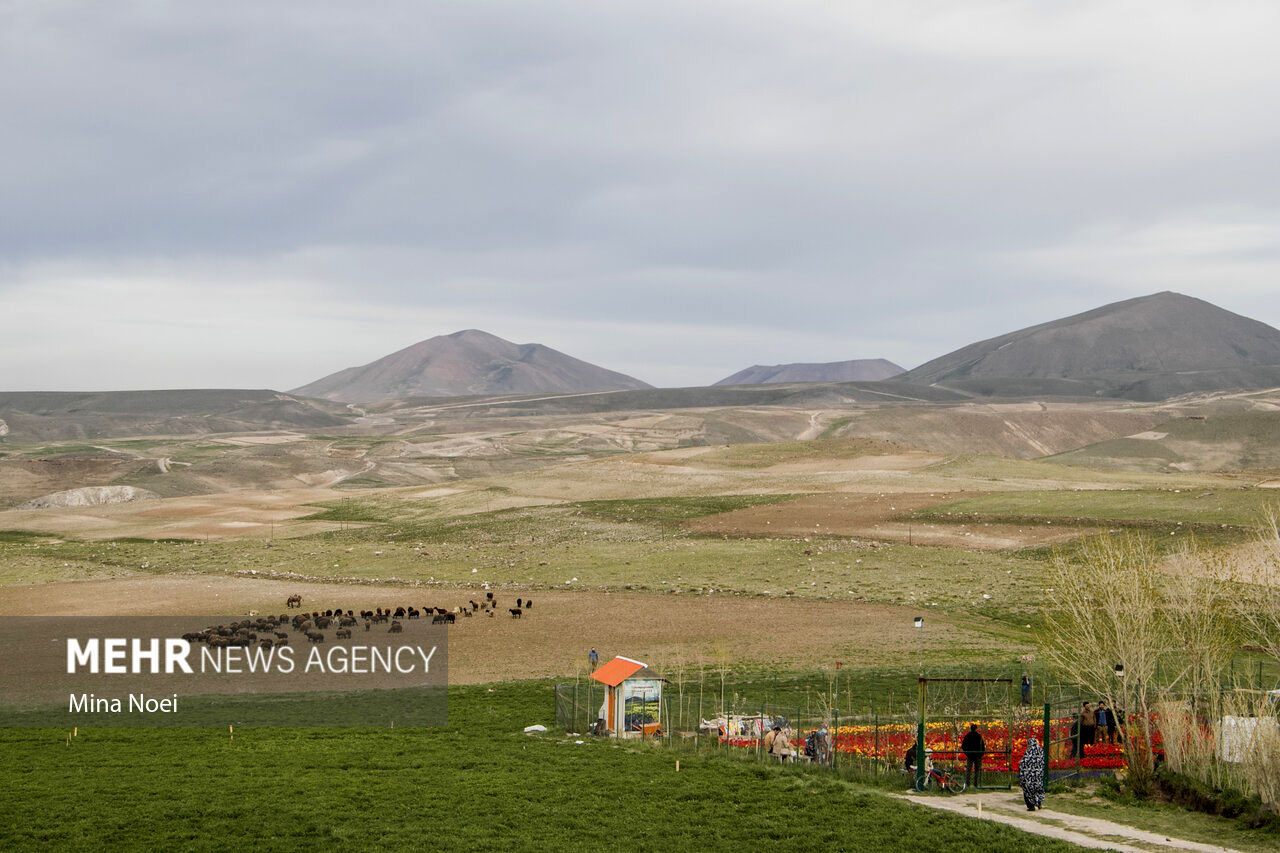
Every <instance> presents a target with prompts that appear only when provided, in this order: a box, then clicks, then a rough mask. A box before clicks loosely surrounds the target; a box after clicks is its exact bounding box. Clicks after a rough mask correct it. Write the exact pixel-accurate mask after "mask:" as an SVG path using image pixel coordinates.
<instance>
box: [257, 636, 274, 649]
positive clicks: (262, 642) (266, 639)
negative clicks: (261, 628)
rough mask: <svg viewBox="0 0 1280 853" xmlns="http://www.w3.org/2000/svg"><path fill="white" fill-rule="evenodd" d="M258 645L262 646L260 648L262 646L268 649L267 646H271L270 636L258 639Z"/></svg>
mask: <svg viewBox="0 0 1280 853" xmlns="http://www.w3.org/2000/svg"><path fill="white" fill-rule="evenodd" d="M258 645H260V646H262V648H264V649H269V648H271V645H272V643H271V638H270V637H263V638H262V639H261V640H259V641H258Z"/></svg>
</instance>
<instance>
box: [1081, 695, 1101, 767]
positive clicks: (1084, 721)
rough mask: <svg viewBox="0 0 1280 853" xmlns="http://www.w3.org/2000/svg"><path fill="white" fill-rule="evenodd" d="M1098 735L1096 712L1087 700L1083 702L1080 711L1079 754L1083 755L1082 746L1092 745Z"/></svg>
mask: <svg viewBox="0 0 1280 853" xmlns="http://www.w3.org/2000/svg"><path fill="white" fill-rule="evenodd" d="M1097 735H1098V712H1097V711H1095V710H1093V705H1091V704H1090V703H1088V702H1085V703H1084V707H1083V708H1082V709H1081V711H1080V754H1081V755H1084V748H1085V747H1086V746H1092V745H1093V741H1094V739H1095V738H1096V737H1097Z"/></svg>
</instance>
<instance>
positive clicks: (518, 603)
mask: <svg viewBox="0 0 1280 853" xmlns="http://www.w3.org/2000/svg"><path fill="white" fill-rule="evenodd" d="M516 607H524V599H523V598H517V599H516Z"/></svg>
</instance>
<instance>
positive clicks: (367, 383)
mask: <svg viewBox="0 0 1280 853" xmlns="http://www.w3.org/2000/svg"><path fill="white" fill-rule="evenodd" d="M648 387H650V386H649V385H647V384H645V383H644V382H641V381H640V380H638V379H635V378H633V377H630V376H626V375H625V374H622V373H616V372H614V371H612V370H606V369H604V368H603V367H597V366H596V365H594V364H591V363H589V362H585V361H582V360H581V359H577V358H574V357H572V356H569V355H565V354H564V353H562V352H558V351H556V350H553V349H551V348H550V347H547V346H543V345H542V344H516V343H512V342H511V341H508V340H505V339H503V338H500V337H498V336H497V335H494V334H490V333H489V332H485V331H483V330H481V329H463V330H461V331H458V332H453V333H452V334H449V335H438V336H436V337H434V338H428V339H426V340H424V341H419V342H418V343H416V344H412V345H411V346H408V347H405V348H404V349H402V350H398V351H397V352H393V353H391V354H390V355H388V356H384V357H383V358H380V359H378V360H377V361H373V362H370V363H369V364H366V365H363V366H361V367H349V368H347V369H346V370H340V371H338V372H337V373H334V374H331V375H329V376H326V377H324V378H323V379H318V380H316V381H315V382H311V383H309V384H307V385H303V386H302V387H300V388H297V389H294V391H293V392H291V393H295V394H301V395H305V396H309V397H320V398H323V399H327V400H339V401H342V402H344V403H369V402H373V401H375V400H384V399H389V398H395V397H455V396H466V395H477V394H485V395H487V394H539V393H544V392H545V393H565V394H573V393H581V392H588V391H612V390H621V389H632V388H648Z"/></svg>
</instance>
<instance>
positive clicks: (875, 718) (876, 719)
mask: <svg viewBox="0 0 1280 853" xmlns="http://www.w3.org/2000/svg"><path fill="white" fill-rule="evenodd" d="M871 720H872V722H871V725H872V727H873V728H872V732H873V734H872V738H874V741H873V743H874V744H875V745H874V747H873V748H872V750H871V758H872V759H873V763H872V765H871V766H872V767H874V768H875V774H874V775H875V776H876V777H877V778H879V776H880V714H879V713H875V714H872V715H871Z"/></svg>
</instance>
